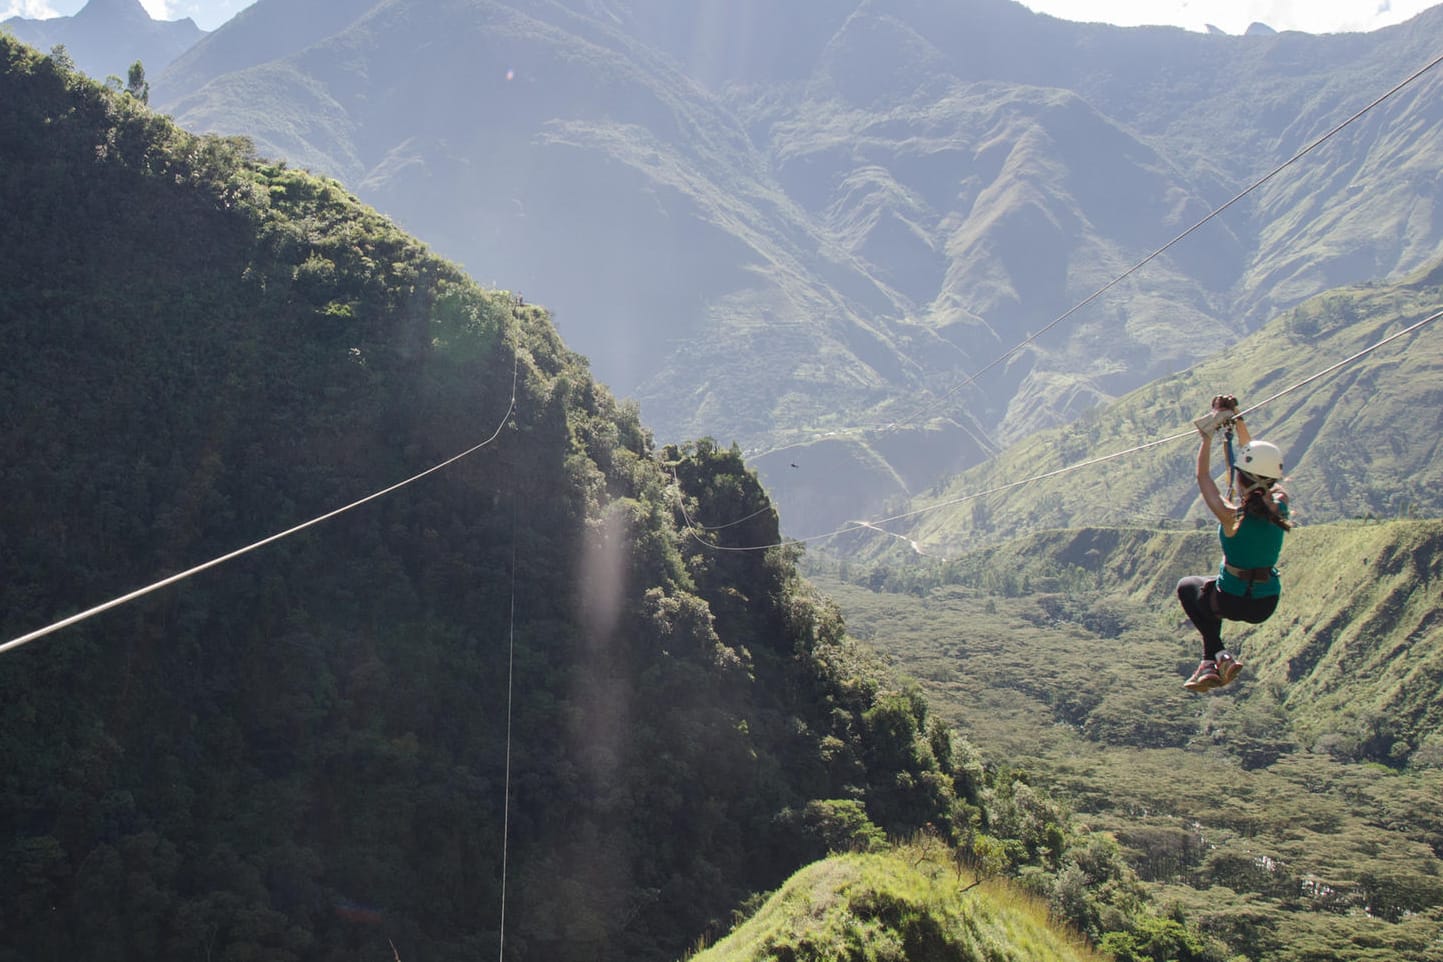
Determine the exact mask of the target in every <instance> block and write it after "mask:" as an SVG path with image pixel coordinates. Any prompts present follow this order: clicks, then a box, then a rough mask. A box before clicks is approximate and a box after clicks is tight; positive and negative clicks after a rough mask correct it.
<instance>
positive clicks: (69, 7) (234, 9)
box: [0, 0, 1443, 34]
mask: <svg viewBox="0 0 1443 962" xmlns="http://www.w3.org/2000/svg"><path fill="white" fill-rule="evenodd" d="M252 2H253V0H141V3H142V5H144V7H145V9H146V10H148V11H150V15H151V16H152V17H155V18H156V19H158V20H179V19H180V18H182V17H190V18H191V19H192V20H194V21H195V22H196V25H197V26H199V27H200V28H201V29H202V30H214V29H215V28H216V27H219V26H220V25H221V24H223V23H225V22H226V21H227V20H229V19H230V18H231V17H233V16H235V15H236V14H237V13H239V12H240V11H241V10H243V9H245V8H246V7H248V6H250V5H251V3H252ZM677 2H679V3H686V2H690V0H677ZM938 2H942V0H938ZM952 2H956V0H952ZM85 3H86V0H0V20H3V19H5V18H6V17H11V16H22V17H35V18H43V17H58V16H66V15H69V14H73V13H75V12H76V11H77V10H79V9H80V8H81V7H83V6H85ZM1022 3H1023V4H1024V5H1025V6H1027V7H1030V8H1031V9H1033V10H1036V11H1038V12H1039V13H1047V14H1051V15H1052V16H1054V17H1061V18H1063V19H1065V20H1081V21H1095V22H1101V23H1115V24H1119V25H1121V26H1129V27H1131V26H1137V25H1139V24H1145V23H1154V24H1172V25H1174V26H1179V27H1185V28H1187V29H1189V30H1205V29H1206V25H1207V24H1212V25H1214V26H1216V27H1218V28H1220V29H1222V30H1224V31H1226V32H1227V33H1232V34H1240V33H1242V32H1244V31H1245V30H1247V28H1248V25H1249V24H1251V23H1253V22H1254V21H1258V22H1261V23H1265V24H1267V25H1268V26H1270V27H1272V28H1273V29H1274V30H1302V31H1304V32H1306V33H1339V32H1344V31H1356V30H1376V29H1378V28H1379V27H1387V26H1391V25H1392V24H1395V23H1402V22H1403V21H1404V20H1407V19H1408V18H1410V17H1412V16H1415V15H1416V14H1418V13H1421V12H1422V11H1424V10H1427V9H1428V8H1429V7H1434V6H1437V5H1438V4H1439V3H1443V0H1022Z"/></svg>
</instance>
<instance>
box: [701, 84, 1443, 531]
mask: <svg viewBox="0 0 1443 962" xmlns="http://www.w3.org/2000/svg"><path fill="white" fill-rule="evenodd" d="M1440 59H1443V58H1440ZM1440 317H1443V310H1440V311H1436V312H1434V313H1433V314H1430V315H1428V316H1427V317H1425V318H1423V319H1422V320H1421V321H1418V322H1416V323H1414V324H1411V325H1409V326H1408V327H1405V328H1403V329H1402V330H1400V331H1395V332H1394V333H1392V334H1389V335H1388V336H1387V337H1385V338H1383V339H1382V340H1379V341H1377V342H1375V343H1374V344H1372V345H1370V346H1368V347H1365V348H1364V349H1363V350H1361V351H1358V352H1357V353H1356V354H1353V355H1351V356H1349V357H1346V358H1344V359H1343V360H1341V361H1338V362H1337V363H1336V364H1332V365H1330V366H1328V367H1326V368H1324V369H1323V370H1321V371H1319V372H1317V373H1316V374H1312V375H1310V376H1308V377H1305V378H1303V379H1302V380H1301V381H1298V382H1297V383H1296V384H1292V385H1289V386H1288V387H1286V388H1284V389H1283V390H1281V391H1279V392H1277V393H1276V394H1274V395H1272V396H1271V397H1267V398H1264V399H1263V400H1261V401H1259V402H1258V403H1257V404H1254V405H1252V406H1251V407H1248V408H1245V409H1244V410H1243V411H1240V412H1239V414H1248V413H1250V412H1252V411H1256V410H1257V409H1258V408H1261V407H1263V406H1264V405H1266V404H1270V403H1272V402H1273V401H1276V400H1277V399H1278V398H1281V397H1283V396H1285V395H1287V394H1291V393H1292V392H1293V391H1296V390H1298V389H1299V388H1302V387H1305V386H1306V385H1308V384H1311V383H1313V382H1314V381H1316V380H1318V379H1319V378H1322V377H1326V376H1327V375H1329V374H1331V373H1333V372H1334V371H1337V370H1339V369H1340V368H1343V367H1346V366H1347V365H1349V364H1352V363H1353V362H1354V361H1357V360H1358V359H1359V358H1362V357H1364V356H1366V355H1368V354H1371V353H1372V352H1374V351H1376V350H1378V349H1379V348H1380V347H1383V346H1384V345H1386V344H1389V343H1391V342H1393V341H1396V340H1397V339H1398V338H1400V337H1404V336H1406V335H1408V334H1412V333H1413V332H1414V331H1417V330H1419V329H1420V328H1422V327H1424V326H1425V325H1427V324H1431V323H1432V322H1434V321H1436V320H1438V319H1439V318H1440ZM1196 434H1197V430H1196V429H1195V428H1190V429H1188V430H1186V431H1183V432H1181V433H1179V434H1173V435H1169V436H1168V437H1165V438H1158V439H1157V440H1155V441H1148V442H1146V443H1144V444H1139V445H1136V446H1134V447H1130V448H1127V449H1126V450H1123V451H1114V452H1113V453H1111V454H1104V455H1101V456H1099V457H1095V458H1089V459H1088V460H1086V461H1079V462H1078V463H1076V464H1070V465H1066V466H1064V467H1061V468H1056V469H1054V470H1052V471H1046V472H1044V473H1042V474H1037V475H1033V476H1032V477H1029V478H1023V479H1021V480H1019V481H1009V482H1007V483H1006V484H1000V485H997V486H996V487H992V488H987V489H986V490H984V491H974V492H972V493H971V494H966V495H963V496H962V497H960V498H952V499H949V500H947V501H939V502H937V503H936V504H929V505H927V506H926V507H923V508H917V509H915V510H913V511H906V512H903V513H901V514H894V515H892V516H891V517H888V518H879V519H877V520H875V521H849V522H847V523H846V524H845V525H843V526H842V527H840V528H838V529H837V530H835V531H829V532H827V533H826V534H819V535H813V536H811V537H808V538H788V539H784V540H782V541H777V542H774V543H772V544H762V545H749V546H732V545H718V544H712V543H711V542H709V541H707V540H706V539H705V538H703V537H701V535H699V534H698V533H697V532H698V531H706V530H716V529H705V528H699V527H697V526H695V525H693V524H692V523H691V516H690V515H689V514H688V513H687V510H686V497H685V495H684V494H683V493H682V492H681V481H680V479H679V478H677V475H676V472H675V470H673V472H672V477H673V478H677V493H678V501H679V502H680V504H681V512H682V518H683V520H685V522H686V524H687V534H688V535H689V536H690V537H691V539H692V540H693V541H695V542H697V543H698V544H700V545H702V546H704V547H706V548H710V549H711V550H713V551H767V550H770V549H772V548H784V547H788V546H791V545H803V544H810V543H812V542H814V541H825V540H827V539H828V538H835V537H837V536H839V535H843V534H850V533H851V532H853V531H865V530H877V531H881V532H883V533H884V534H891V535H896V532H893V531H887V530H886V529H884V528H882V525H885V524H890V523H892V522H894V521H904V520H906V519H908V518H915V517H917V516H919V515H923V514H927V513H929V512H932V511H937V510H940V509H941V508H950V507H953V506H955V505H959V504H965V503H966V502H968V501H975V500H977V499H978V498H985V497H987V496H988V495H993V494H999V493H1001V492H1003V491H1010V490H1012V489H1013V488H1020V487H1023V486H1024V485H1028V484H1034V483H1036V482H1038V481H1046V480H1048V479H1050V478H1055V477H1058V476H1059V475H1063V474H1069V473H1071V472H1073V471H1080V470H1082V469H1083V468H1090V467H1092V466H1093V465H1097V464H1103V463H1105V462H1108V461H1116V460H1118V459H1119V458H1124V457H1127V456H1128V455H1131V454H1137V453H1138V452H1140V451H1146V450H1148V449H1149V448H1156V447H1160V446H1161V445H1164V444H1171V443H1173V442H1174V441H1180V440H1182V439H1183V438H1187V437H1192V436H1193V435H1196Z"/></svg>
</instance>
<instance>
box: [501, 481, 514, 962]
mask: <svg viewBox="0 0 1443 962" xmlns="http://www.w3.org/2000/svg"><path fill="white" fill-rule="evenodd" d="M509 620H510V624H509V627H508V629H507V635H508V651H507V655H506V776H505V795H504V796H503V799H502V802H501V929H500V932H501V935H500V939H499V940H498V941H499V943H500V944H499V947H498V948H499V954H498V959H499V960H500V962H505V960H506V868H507V857H508V855H509V851H510V846H511V704H512V679H513V678H514V677H515V672H516V490H515V486H514V485H513V486H512V491H511V613H510V618H509Z"/></svg>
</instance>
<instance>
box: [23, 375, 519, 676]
mask: <svg viewBox="0 0 1443 962" xmlns="http://www.w3.org/2000/svg"><path fill="white" fill-rule="evenodd" d="M511 365H512V366H511V400H510V402H509V403H508V404H507V406H506V414H505V416H504V417H502V418H501V423H499V424H497V425H496V430H495V431H493V432H492V433H491V436H490V437H488V438H487V439H486V440H484V441H482V442H481V443H480V444H477V445H473V446H472V447H469V448H467V449H466V450H465V451H462V452H461V453H460V454H457V455H455V456H453V457H450V458H447V459H446V460H445V461H442V462H441V463H440V464H436V465H432V466H431V467H429V468H427V469H426V470H424V471H422V472H421V473H419V474H415V475H412V476H411V477H409V478H407V479H406V480H404V481H400V482H397V483H396V484H393V485H391V486H390V487H388V488H384V489H382V490H380V491H377V492H375V493H374V494H368V495H366V496H365V497H364V498H361V499H360V500H358V501H352V502H351V503H350V504H348V505H346V506H345V507H341V508H337V509H336V510H334V511H328V512H326V513H325V514H323V515H321V516H319V517H316V518H312V519H311V520H309V521H305V522H302V523H301V524H298V525H296V526H295V527H293V528H287V529H286V530H284V531H280V532H277V533H276V534H273V535H271V536H270V537H268V538H262V539H261V540H260V541H257V542H255V543H254V544H248V545H246V546H245V547H244V548H237V549H236V550H235V551H232V552H230V553H229V554H224V555H221V556H220V557H219V558H212V559H211V560H210V561H207V562H205V563H204V564H198V565H196V566H195V567H194V568H189V569H187V570H185V571H182V572H180V573H179V574H174V575H171V576H170V577H169V578H162V579H161V580H160V581H157V582H155V583H153V584H149V585H146V586H145V587H144V588H139V589H137V590H135V591H132V592H130V593H129V594H125V595H121V596H120V597H118V598H112V599H111V600H109V601H107V602H105V603H104V604H100V605H96V606H95V607H94V608H88V609H86V610H85V611H82V612H80V613H78V614H74V615H71V616H70V617H69V618H64V619H62V620H60V621H57V622H55V623H54V624H52V625H46V626H45V627H44V628H40V629H37V630H36V631H32V632H30V633H29V634H28V635H21V636H20V637H19V638H14V639H11V640H10V641H7V642H5V644H3V645H0V654H4V653H5V652H7V651H10V650H11V649H14V648H19V647H20V646H21V645H26V644H29V643H30V642H32V641H35V640H36V639H38V638H44V637H45V636H46V635H50V634H54V633H55V632H57V631H60V630H61V629H62V628H69V627H70V626H71V625H74V624H78V623H80V622H82V621H85V620H86V619H88V618H93V617H95V616H96V615H98V614H101V613H102V612H106V611H109V610H110V609H111V608H118V607H120V606H121V605H124V604H129V603H130V602H132V601H135V600H136V599H137V598H143V597H145V596H146V595H148V594H151V593H153V592H156V591H159V590H160V589H162V588H168V587H170V586H171V585H173V584H176V583H177V582H181V581H184V580H185V579H187V578H189V577H191V576H193V575H198V574H200V573H201V572H202V571H208V570H210V569H211V568H214V567H217V566H219V565H223V564H225V563H226V562H227V561H233V560H234V559H236V558H239V557H240V556H241V555H244V554H249V553H250V552H252V551H255V550H256V549H258V548H264V547H265V546H266V545H268V544H271V543H273V542H276V541H280V540H281V539H282V538H289V537H290V536H291V535H293V534H297V533H299V532H301V531H304V530H306V529H307V528H312V527H315V526H316V525H318V524H320V523H321V522H322V521H329V520H330V519H332V518H334V517H336V515H339V514H345V513H346V512H347V511H350V510H352V509H353V508H359V507H360V506H361V505H363V504H368V503H370V502H372V501H375V500H376V499H377V498H382V497H385V496H386V495H388V494H390V493H391V492H392V491H399V490H400V489H401V488H404V487H406V486H407V485H408V484H413V483H415V482H416V481H419V480H421V479H422V478H424V477H426V476H427V475H431V474H435V473H436V472H437V471H440V470H441V469H442V468H447V467H450V466H451V465H453V464H455V463H456V462H457V461H460V460H461V459H462V458H465V457H468V456H469V455H472V454H474V453H476V452H477V451H479V450H481V449H482V448H484V447H486V446H487V445H488V444H490V443H491V442H493V441H495V440H496V439H497V438H498V437H500V436H501V431H502V429H503V428H505V427H506V422H507V421H508V420H510V418H511V415H512V413H513V412H514V411H515V410H516V384H517V373H518V371H519V370H520V365H519V359H518V356H517V355H516V354H515V353H514V352H513V355H512V360H511Z"/></svg>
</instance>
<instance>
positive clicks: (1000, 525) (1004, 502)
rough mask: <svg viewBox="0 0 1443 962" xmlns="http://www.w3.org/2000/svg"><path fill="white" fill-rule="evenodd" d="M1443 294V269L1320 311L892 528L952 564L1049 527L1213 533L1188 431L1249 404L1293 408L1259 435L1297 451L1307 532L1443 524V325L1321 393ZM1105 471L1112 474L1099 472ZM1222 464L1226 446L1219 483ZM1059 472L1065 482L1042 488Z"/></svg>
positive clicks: (1292, 483)
mask: <svg viewBox="0 0 1443 962" xmlns="http://www.w3.org/2000/svg"><path fill="white" fill-rule="evenodd" d="M1440 281H1443V278H1440V268H1434V269H1433V270H1432V271H1430V272H1427V273H1423V274H1419V275H1416V276H1415V277H1413V278H1412V279H1411V280H1409V281H1406V282H1404V283H1400V284H1390V285H1375V286H1369V287H1364V288H1351V289H1344V290H1337V291H1333V292H1330V293H1328V294H1325V295H1323V296H1321V297H1319V298H1315V299H1313V300H1310V301H1308V302H1306V303H1304V304H1302V305H1300V306H1298V307H1297V308H1295V309H1293V310H1292V311H1290V312H1289V313H1287V314H1285V315H1283V316H1282V317H1279V318H1277V319H1276V320H1275V321H1273V322H1272V323H1270V324H1268V325H1267V326H1266V327H1265V328H1263V329H1262V330H1261V331H1259V332H1258V333H1256V334H1254V335H1251V336H1249V337H1248V338H1247V339H1246V340H1244V341H1242V342H1240V343H1239V344H1237V345H1234V346H1233V347H1231V348H1229V349H1228V350H1227V351H1226V352H1224V353H1223V354H1220V355H1217V356H1215V357H1211V358H1208V359H1207V360H1204V361H1201V362H1200V363H1198V364H1196V365H1195V366H1193V367H1191V368H1189V369H1188V370H1186V371H1184V372H1181V373H1179V374H1175V375H1173V376H1170V377H1164V378H1161V379H1159V380H1157V381H1155V382H1153V383H1152V384H1150V385H1148V386H1147V387H1145V388H1141V389H1139V390H1137V391H1133V392H1131V393H1130V394H1128V395H1126V396H1125V397H1123V398H1120V399H1119V400H1118V401H1116V402H1115V403H1113V404H1110V405H1107V406H1106V407H1099V408H1096V409H1094V410H1092V411H1089V412H1088V413H1087V414H1086V415H1085V416H1084V417H1083V418H1081V419H1079V421H1078V422H1077V423H1075V424H1073V425H1071V426H1069V427H1067V428H1059V429H1054V430H1050V431H1045V432H1040V433H1038V434H1036V435H1034V436H1032V437H1029V438H1027V439H1026V440H1024V441H1021V442H1019V443H1018V444H1016V445H1013V446H1012V447H1010V448H1008V449H1007V450H1005V451H1003V452H1002V453H1001V454H999V455H997V456H996V457H995V458H994V459H992V460H991V461H989V462H987V463H986V464H984V465H982V466H980V467H977V468H974V469H972V470H970V471H968V472H965V473H964V474H962V475H959V476H957V477H956V478H954V479H952V481H950V482H949V483H948V484H947V485H946V486H945V487H943V488H940V489H939V490H938V491H937V492H935V493H934V494H933V495H932V496H930V497H928V498H926V499H919V500H918V502H916V504H915V508H916V509H918V510H920V511H921V513H920V514H918V515H917V516H916V517H914V518H911V519H907V520H905V521H903V522H901V523H899V524H897V525H893V526H892V527H894V528H896V529H897V530H899V531H903V532H904V533H906V534H908V535H909V536H910V537H912V538H914V539H915V540H917V541H919V542H921V543H922V544H923V545H924V547H925V549H926V550H927V551H928V553H930V554H933V555H941V556H947V555H949V554H953V555H955V554H957V553H959V552H961V551H963V550H965V549H966V547H967V546H968V545H971V544H977V543H982V542H985V541H987V540H992V539H997V538H1008V537H1015V536H1016V535H1018V534H1020V533H1022V532H1025V531H1028V530H1033V529H1038V528H1055V527H1072V526H1084V525H1094V524H1111V525H1127V524H1131V523H1136V522H1137V521H1145V522H1155V521H1159V520H1161V521H1163V522H1164V523H1176V522H1177V521H1179V520H1181V521H1182V522H1183V523H1185V524H1189V525H1190V524H1193V523H1203V522H1204V521H1205V520H1206V519H1205V518H1204V515H1205V514H1206V510H1205V509H1204V508H1203V507H1202V505H1201V502H1200V500H1199V499H1198V496H1197V485H1196V482H1195V480H1194V463H1195V456H1196V444H1195V441H1196V435H1195V433H1192V434H1188V432H1189V431H1191V426H1190V421H1191V419H1192V418H1193V417H1196V416H1198V415H1200V414H1201V413H1203V411H1204V410H1205V409H1206V407H1207V404H1208V400H1209V399H1210V398H1211V397H1212V396H1213V395H1214V394H1218V393H1233V394H1237V395H1238V397H1239V399H1240V400H1241V402H1242V404H1243V405H1244V406H1245V407H1248V406H1251V405H1254V404H1260V403H1261V402H1263V401H1265V400H1267V399H1269V398H1271V397H1273V396H1275V395H1279V394H1281V395H1282V396H1281V397H1278V398H1277V399H1276V400H1273V401H1270V402H1269V403H1268V404H1267V405H1266V406H1264V407H1262V408H1260V409H1259V410H1257V411H1256V412H1255V413H1253V414H1250V415H1249V416H1248V423H1249V425H1250V428H1251V430H1252V432H1253V435H1254V436H1255V437H1258V438H1265V439H1267V440H1270V441H1273V442H1275V443H1277V444H1278V445H1279V446H1281V447H1282V449H1283V452H1284V464H1285V466H1286V468H1287V472H1288V479H1287V481H1286V486H1287V488H1288V490H1289V491H1290V492H1291V494H1292V495H1293V498H1294V507H1295V509H1296V511H1297V512H1298V517H1299V518H1300V519H1301V520H1302V521H1304V522H1305V523H1308V522H1325V521H1331V520H1337V519H1340V518H1356V517H1378V518H1391V517H1399V516H1407V515H1410V514H1412V515H1416V514H1424V515H1429V514H1438V513H1443V487H1440V485H1439V484H1437V483H1436V482H1437V479H1438V478H1443V460H1440V456H1443V449H1440V447H1439V445H1438V443H1437V438H1438V436H1439V432H1443V394H1440V390H1443V389H1440V387H1439V385H1440V383H1443V377H1440V370H1443V320H1440V321H1436V322H1432V323H1429V324H1427V325H1425V326H1424V327H1422V328H1420V329H1419V330H1418V331H1417V332H1415V333H1413V334H1410V335H1408V336H1407V337H1404V338H1399V339H1397V340H1395V341H1393V342H1392V343H1390V344H1387V345H1385V346H1383V347H1381V348H1379V349H1378V350H1376V351H1373V352H1371V353H1369V354H1367V355H1365V356H1364V357H1362V358H1359V359H1358V360H1356V361H1353V362H1351V363H1348V364H1346V365H1344V366H1342V367H1339V368H1338V369H1337V370H1336V371H1334V372H1333V373H1331V374H1328V375H1326V376H1323V377H1319V378H1317V379H1315V380H1312V379H1313V378H1314V376H1315V375H1319V374H1322V373H1323V372H1325V371H1327V370H1328V369H1329V368H1333V367H1334V366H1335V365H1338V364H1339V363H1340V362H1343V361H1345V360H1347V359H1348V358H1351V357H1353V356H1354V355H1356V354H1358V353H1359V352H1361V351H1363V350H1365V349H1367V348H1369V347H1371V346H1372V345H1374V344H1376V343H1377V342H1379V341H1381V340H1382V339H1384V338H1385V337H1388V336H1389V335H1391V334H1394V333H1397V332H1399V331H1401V330H1402V329H1404V328H1405V327H1408V326H1410V325H1411V324H1413V323H1416V322H1418V321H1421V320H1423V319H1424V318H1426V317H1428V316H1431V315H1432V314H1434V313H1436V312H1437V311H1439V310H1443V284H1440ZM1178 435H1182V436H1181V437H1177V438H1176V440H1174V441H1171V442H1169V443H1167V444H1158V445H1156V446H1151V447H1145V448H1144V449H1142V450H1136V451H1134V450H1133V449H1134V448H1137V447H1140V446H1145V445H1150V444H1152V442H1156V441H1161V440H1162V439H1165V438H1169V437H1176V436H1178ZM1129 452H1130V453H1129ZM1119 454H1120V455H1121V456H1119V457H1115V458H1113V457H1112V456H1113V455H1119ZM1098 458H1108V459H1109V460H1106V461H1105V462H1104V463H1099V464H1092V465H1086V463H1087V462H1089V461H1092V460H1094V459H1098ZM1222 463H1223V454H1222V446H1221V445H1216V446H1215V454H1214V464H1215V473H1216V474H1217V476H1219V477H1222V476H1223V474H1224V471H1223V468H1222ZM1052 472H1061V473H1059V474H1057V476H1055V477H1051V478H1041V479H1039V480H1036V481H1029V480H1027V479H1030V478H1034V477H1037V476H1040V475H1043V474H1049V473H1052ZM1224 483H1225V482H1224ZM984 492H993V493H984Z"/></svg>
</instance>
